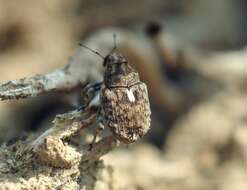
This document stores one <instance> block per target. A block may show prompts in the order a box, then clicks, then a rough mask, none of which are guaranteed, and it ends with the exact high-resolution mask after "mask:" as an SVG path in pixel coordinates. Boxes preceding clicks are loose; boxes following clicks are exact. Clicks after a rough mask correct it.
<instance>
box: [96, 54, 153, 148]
mask: <svg viewBox="0 0 247 190" xmlns="http://www.w3.org/2000/svg"><path fill="white" fill-rule="evenodd" d="M103 65H104V66H105V67H106V68H105V74H104V85H103V88H102V89H101V93H100V101H101V108H100V110H101V116H102V118H103V124H104V125H105V126H108V127H109V128H110V129H111V130H112V132H113V134H114V135H115V136H116V138H117V139H118V140H120V141H122V142H124V143H126V144H129V143H133V142H135V141H136V140H138V139H139V138H141V137H142V136H143V135H144V134H146V133H147V131H148V130H149V128H150V122H151V119H150V115H151V111H150V105H149V98H148V92H147V87H146V84H145V83H143V82H141V81H140V79H139V75H138V73H137V72H136V71H135V70H134V69H133V68H132V67H131V66H130V65H129V64H128V62H127V60H126V59H125V58H124V57H123V56H121V55H120V54H117V53H112V54H109V55H108V56H107V57H106V58H105V59H104V64H103Z"/></svg>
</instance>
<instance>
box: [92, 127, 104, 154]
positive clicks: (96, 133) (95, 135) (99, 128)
mask: <svg viewBox="0 0 247 190" xmlns="http://www.w3.org/2000/svg"><path fill="white" fill-rule="evenodd" d="M104 129H105V126H104V125H103V124H102V123H101V122H99V123H98V128H97V129H96V131H95V133H94V136H93V140H92V142H91V143H90V148H89V149H90V150H92V149H93V146H94V144H95V143H96V139H97V136H98V135H99V134H100V133H101V132H102V131H103V130H104Z"/></svg>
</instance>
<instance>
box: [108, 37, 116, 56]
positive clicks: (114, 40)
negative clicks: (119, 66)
mask: <svg viewBox="0 0 247 190" xmlns="http://www.w3.org/2000/svg"><path fill="white" fill-rule="evenodd" d="M113 43H114V46H113V48H112V50H111V51H110V53H109V54H112V52H114V51H115V50H116V49H117V34H115V33H114V34H113Z"/></svg>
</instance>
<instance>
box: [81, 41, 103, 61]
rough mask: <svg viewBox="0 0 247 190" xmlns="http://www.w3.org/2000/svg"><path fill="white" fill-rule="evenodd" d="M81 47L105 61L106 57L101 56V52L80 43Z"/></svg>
mask: <svg viewBox="0 0 247 190" xmlns="http://www.w3.org/2000/svg"><path fill="white" fill-rule="evenodd" d="M79 46H81V47H84V48H86V49H88V50H89V51H91V52H93V53H95V54H96V55H98V56H100V57H101V58H102V59H103V60H104V59H105V57H104V56H103V55H101V54H100V53H99V52H97V51H95V50H93V49H91V48H89V47H87V46H85V45H84V44H82V43H79Z"/></svg>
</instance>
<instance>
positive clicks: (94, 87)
mask: <svg viewBox="0 0 247 190" xmlns="http://www.w3.org/2000/svg"><path fill="white" fill-rule="evenodd" d="M102 86H103V83H102V82H97V83H91V84H88V85H87V86H86V87H85V88H84V89H83V90H82V94H83V102H84V105H83V106H81V107H80V108H78V110H82V111H88V110H90V109H91V108H92V107H99V105H100V90H101V88H102Z"/></svg>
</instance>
